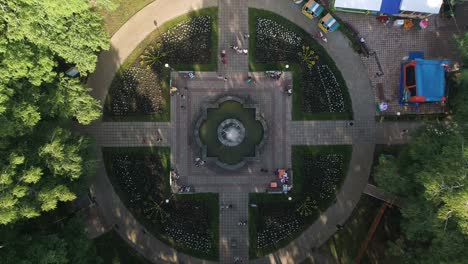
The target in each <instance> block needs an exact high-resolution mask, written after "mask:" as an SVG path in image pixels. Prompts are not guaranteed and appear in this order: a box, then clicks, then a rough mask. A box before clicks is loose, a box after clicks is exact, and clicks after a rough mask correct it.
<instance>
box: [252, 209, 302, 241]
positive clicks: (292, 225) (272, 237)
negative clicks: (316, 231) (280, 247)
mask: <svg viewBox="0 0 468 264" xmlns="http://www.w3.org/2000/svg"><path fill="white" fill-rule="evenodd" d="M300 227H301V223H300V221H299V220H298V219H297V218H296V217H295V216H294V215H292V214H287V215H284V216H281V217H279V216H276V217H273V216H271V217H268V219H267V220H266V223H265V228H264V229H263V230H262V231H260V232H258V233H257V247H258V248H266V247H270V246H273V245H275V244H277V243H278V242H280V241H281V240H283V239H286V238H288V237H289V236H291V235H292V234H293V233H295V232H296V231H298V230H299V229H300Z"/></svg>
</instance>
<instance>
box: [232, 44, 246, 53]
mask: <svg viewBox="0 0 468 264" xmlns="http://www.w3.org/2000/svg"><path fill="white" fill-rule="evenodd" d="M231 49H232V50H234V51H235V52H236V53H237V54H244V55H247V54H249V50H248V49H243V48H240V47H238V46H234V45H233V46H231Z"/></svg>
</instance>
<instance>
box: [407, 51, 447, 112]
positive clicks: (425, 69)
mask: <svg viewBox="0 0 468 264" xmlns="http://www.w3.org/2000/svg"><path fill="white" fill-rule="evenodd" d="M449 64H450V62H449V61H444V60H426V59H424V53H422V52H410V53H409V56H408V58H407V59H406V60H405V61H404V62H403V63H402V65H401V75H400V95H399V103H400V104H419V103H425V102H440V103H445V102H446V101H447V87H446V82H445V79H446V71H447V70H448V66H449Z"/></svg>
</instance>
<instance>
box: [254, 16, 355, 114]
mask: <svg viewBox="0 0 468 264" xmlns="http://www.w3.org/2000/svg"><path fill="white" fill-rule="evenodd" d="M257 18H267V19H270V20H272V21H275V22H277V23H278V24H280V25H282V26H284V27H285V28H287V29H289V30H291V31H293V32H295V33H296V34H298V35H299V36H300V37H301V38H302V39H303V40H304V42H305V43H306V44H307V45H308V46H310V47H311V48H312V49H313V50H314V51H315V52H316V54H318V55H319V56H320V61H322V62H323V63H324V64H326V65H328V66H329V67H330V68H331V69H332V71H333V73H334V74H335V75H336V79H337V82H338V84H339V85H340V87H341V92H342V95H343V97H344V103H345V112H335V113H333V112H330V113H327V112H321V113H312V112H304V111H302V110H301V101H300V100H302V98H301V97H302V96H303V91H302V87H301V82H302V81H303V80H302V79H303V77H302V76H303V72H302V69H301V67H300V66H299V64H298V62H297V61H288V62H282V63H275V62H272V63H268V64H260V63H257V61H256V58H257V55H256V20H257ZM249 32H250V41H249V68H250V71H257V72H261V71H271V70H283V71H286V69H285V65H286V64H289V65H290V68H289V69H288V70H290V71H292V74H293V109H292V119H293V120H350V119H353V111H352V109H351V99H350V96H349V93H348V90H347V86H346V82H345V81H344V79H343V76H342V75H341V72H340V71H339V70H338V68H337V67H336V64H335V62H334V61H333V59H332V58H331V57H330V56H329V55H328V53H327V52H326V51H325V49H324V48H323V47H322V46H321V45H320V44H318V43H317V41H315V40H314V39H313V38H312V37H311V36H310V35H309V34H308V33H307V32H305V31H304V30H303V29H302V28H300V27H299V26H297V25H296V24H294V23H293V22H291V21H289V20H287V19H286V18H284V17H282V16H280V15H277V14H275V13H272V12H269V11H266V10H260V9H254V8H250V9H249Z"/></svg>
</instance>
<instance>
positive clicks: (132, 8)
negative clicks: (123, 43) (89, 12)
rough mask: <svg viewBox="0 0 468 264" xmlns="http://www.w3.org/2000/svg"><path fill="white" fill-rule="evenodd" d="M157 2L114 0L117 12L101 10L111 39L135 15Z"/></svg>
mask: <svg viewBox="0 0 468 264" xmlns="http://www.w3.org/2000/svg"><path fill="white" fill-rule="evenodd" d="M153 1H155V0H132V1H127V0H112V2H113V3H115V4H116V5H117V8H116V9H115V10H106V9H105V8H99V13H100V14H101V15H102V17H103V18H104V24H105V28H106V31H107V33H108V34H109V36H110V37H112V35H114V33H115V32H117V31H118V30H119V28H120V27H121V26H122V25H123V24H125V22H127V21H128V20H129V19H130V18H131V17H132V16H133V15H134V14H136V13H137V12H138V11H140V10H141V9H143V7H145V6H147V5H148V4H150V3H151V2H153Z"/></svg>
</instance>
